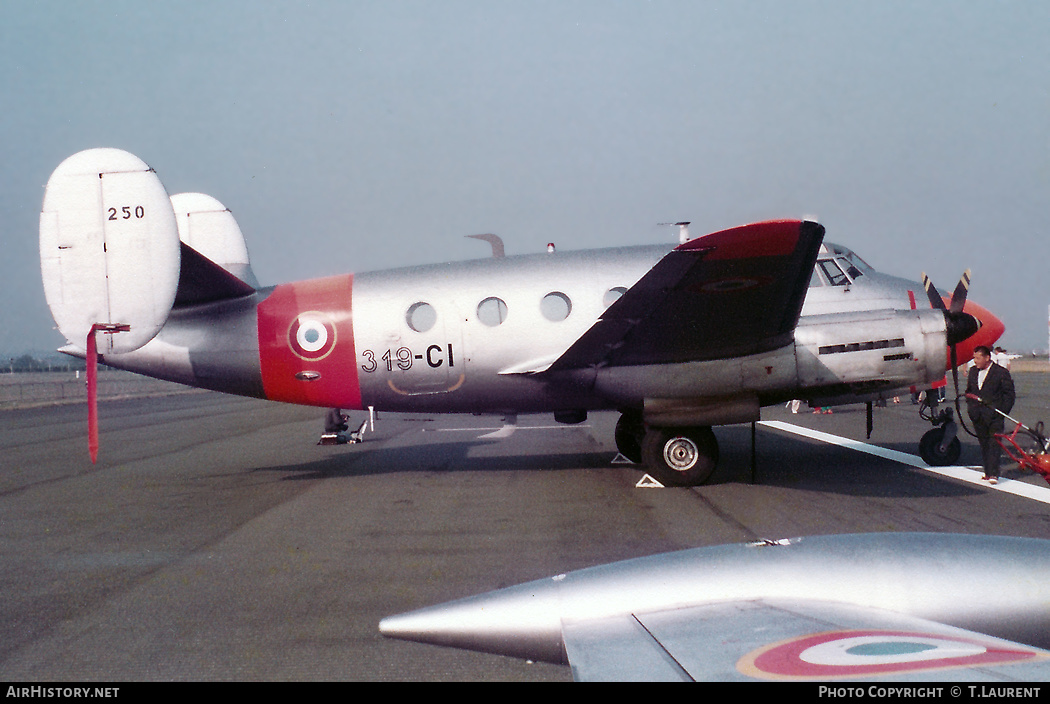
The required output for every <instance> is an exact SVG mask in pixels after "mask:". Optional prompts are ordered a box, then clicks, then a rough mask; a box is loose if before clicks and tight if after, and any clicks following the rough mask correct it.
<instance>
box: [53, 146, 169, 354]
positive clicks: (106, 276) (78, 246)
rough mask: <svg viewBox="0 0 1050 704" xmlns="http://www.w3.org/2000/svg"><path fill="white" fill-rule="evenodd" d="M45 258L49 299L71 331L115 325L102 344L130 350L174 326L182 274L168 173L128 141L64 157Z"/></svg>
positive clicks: (81, 336)
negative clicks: (127, 146)
mask: <svg viewBox="0 0 1050 704" xmlns="http://www.w3.org/2000/svg"><path fill="white" fill-rule="evenodd" d="M40 267H41V272H42V274H43V280H44V293H45V295H46V297H47V303H48V306H49V307H50V308H51V313H52V315H53V316H54V318H55V322H56V323H58V328H59V330H60V331H61V332H62V334H63V335H65V337H66V339H67V340H69V341H70V342H72V343H74V344H83V341H84V340H86V339H87V336H88V334H89V333H90V332H91V331H92V329H93V328H96V326H98V327H97V329H105V330H108V331H111V332H110V334H106V335H102V336H101V337H100V338H99V340H98V346H99V349H98V352H99V353H100V354H105V353H109V352H130V351H132V350H135V349H138V348H139V347H141V346H142V345H144V344H146V343H147V342H149V341H150V340H151V339H153V337H154V336H155V335H156V334H157V333H158V332H159V331H160V329H161V328H162V327H163V326H164V323H165V322H166V321H167V319H168V314H169V312H170V311H171V307H172V304H173V303H174V300H175V292H176V289H177V287H178V283H179V271H180V246H179V234H178V227H177V225H176V222H175V214H174V213H173V212H172V209H171V201H170V200H169V199H168V194H167V192H166V191H165V190H164V186H163V185H162V184H161V182H160V179H158V178H157V175H156V174H155V173H154V172H153V170H152V169H151V168H150V167H149V166H148V165H147V164H146V163H145V162H143V161H142V160H141V159H139V158H138V157H136V156H134V155H133V154H129V153H128V152H125V151H122V150H120V149H89V150H87V151H83V152H80V153H78V154H74V155H73V156H71V157H69V158H68V159H66V160H65V161H63V162H62V163H61V164H60V165H59V166H58V168H57V169H55V172H54V173H53V174H52V175H51V178H50V179H49V180H48V183H47V190H46V192H45V195H44V205H43V209H42V212H41V213H40Z"/></svg>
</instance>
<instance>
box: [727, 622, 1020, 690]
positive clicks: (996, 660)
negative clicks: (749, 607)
mask: <svg viewBox="0 0 1050 704" xmlns="http://www.w3.org/2000/svg"><path fill="white" fill-rule="evenodd" d="M1036 657H1038V653H1036V651H1034V650H1028V649H1025V648H1023V647H1022V646H1017V647H1016V648H1011V647H1008V646H1007V645H1001V644H999V643H990V642H981V641H979V640H976V639H969V638H965V637H954V636H944V635H939V634H932V633H910V632H906V631H880V630H870V631H869V630H859V631H833V632H828V633H813V634H808V635H804V636H800V637H796V638H791V639H789V640H786V641H782V642H779V643H774V644H771V645H768V646H764V647H762V648H759V649H758V650H755V651H752V652H751V653H748V654H747V655H745V656H744V657H743V658H741V659H740V661H739V662H738V663H737V669H738V670H739V671H740V672H742V673H744V674H747V675H750V676H752V677H758V678H761V679H775V680H776V679H845V678H850V677H880V676H891V675H899V674H902V673H907V672H920V671H923V670H931V669H948V668H957V667H980V666H990V665H1001V664H1007V663H1011V662H1020V661H1024V660H1030V659H1033V658H1036Z"/></svg>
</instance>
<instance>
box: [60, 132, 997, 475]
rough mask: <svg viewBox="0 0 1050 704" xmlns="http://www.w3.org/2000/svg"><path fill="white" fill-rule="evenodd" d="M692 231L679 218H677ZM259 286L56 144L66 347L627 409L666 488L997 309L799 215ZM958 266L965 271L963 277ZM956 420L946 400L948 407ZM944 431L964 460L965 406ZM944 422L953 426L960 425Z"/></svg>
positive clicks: (193, 199) (271, 376) (527, 406)
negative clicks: (844, 241) (648, 242)
mask: <svg viewBox="0 0 1050 704" xmlns="http://www.w3.org/2000/svg"><path fill="white" fill-rule="evenodd" d="M682 226H683V228H684V224H682ZM481 237H482V239H487V240H488V241H490V242H491V243H492V250H493V256H492V257H491V258H486V259H483V260H477V261H469V262H454V263H448V264H437V265H430V266H417V267H410V268H404V269H396V270H392V271H382V272H374V273H365V274H346V275H343V276H333V277H328V278H322V279H314V280H309V281H301V282H297V283H290V284H281V285H278V286H267V287H262V286H260V285H259V283H258V282H257V281H256V279H255V276H254V274H253V273H252V271H251V268H250V266H249V261H248V251H247V248H246V246H245V244H244V238H243V236H242V235H241V232H240V229H239V228H238V226H237V223H236V222H235V220H234V218H233V216H232V215H231V214H230V212H229V210H227V209H226V208H225V206H223V205H222V204H221V203H219V202H218V201H217V200H215V199H214V198H211V197H210V196H206V195H202V194H180V195H175V196H171V197H170V198H169V196H168V194H167V192H166V191H165V190H164V187H163V185H161V182H160V180H159V179H158V178H157V175H156V174H155V173H154V172H153V170H152V169H151V168H150V167H149V166H147V165H146V164H145V163H144V162H143V161H141V160H140V159H139V158H138V157H135V156H133V155H132V154H129V153H127V152H124V151H121V150H118V149H90V150H87V151H84V152H80V153H79V154H75V155H74V156H72V157H70V158H68V159H66V160H65V161H64V162H62V164H60V165H59V167H58V168H57V169H56V170H55V172H54V174H53V175H52V176H51V179H50V180H49V181H48V185H47V190H46V193H45V196H44V205H43V212H42V213H41V216H40V256H41V269H42V272H43V279H44V290H45V293H46V295H47V301H48V305H49V306H50V308H51V312H52V314H53V315H54V318H55V320H56V322H57V323H58V328H59V330H60V331H61V332H62V334H63V335H65V337H66V339H67V340H68V342H69V344H68V345H67V346H66V347H64V348H63V350H62V351H64V352H67V353H70V354H73V355H79V356H84V357H86V358H87V359H88V392H89V393H88V397H89V447H90V451H91V457H92V461H94V460H95V458H96V454H97V448H98V430H97V412H96V408H95V398H94V394H95V391H94V386H95V371H94V370H95V365H96V359H97V360H98V361H101V362H103V363H105V364H107V365H108V366H111V367H115V368H120V369H126V370H130V371H133V372H138V373H141V374H146V375H149V376H153V377H157V378H160V379H167V380H171V381H176V382H180V383H183V384H188V385H190V386H196V387H202V388H207V389H214V390H217V391H224V392H229V393H235V394H242V395H246V396H255V397H259V398H265V399H271V400H275V401H284V402H290V403H298V404H307V405H314V406H319V407H325V408H341V409H364V408H374V409H376V410H388V411H409V412H431V413H493V414H504V415H508V416H514V415H515V414H519V413H553V414H554V417H555V419H556V420H558V421H560V422H563V423H576V422H580V421H582V420H584V419H585V418H586V416H587V412H588V411H591V410H598V409H617V410H619V411H620V413H621V414H622V415H621V418H620V421H619V423H618V424H617V428H616V445H617V447H618V449H619V450H620V452H622V453H623V454H624V455H625V456H626V457H628V458H629V459H631V460H633V461H636V462H637V461H643V462H644V463H645V465H646V467H647V469H648V471H649V472H650V473H651V474H652V475H654V476H655V477H656V478H657V479H659V480H660V481H661V482H663V483H665V484H670V485H694V484H700V483H703V482H704V481H705V480H707V479H708V477H709V476H710V475H711V472H712V471H713V470H714V468H715V464H716V462H717V460H718V444H717V441H716V439H715V435H714V433H713V432H712V430H711V427H712V426H716V425H724V424H731V423H745V422H753V421H756V420H758V419H759V417H760V409H761V408H762V407H763V406H767V405H770V404H775V403H783V402H785V401H787V400H790V399H805V400H807V401H809V402H810V403H811V404H812V405H833V404H838V403H856V402H864V401H870V400H872V399H874V398H878V397H879V396H880V395H888V394H894V393H900V390H902V389H904V390H906V389H907V388H908V387H929V386H930V385H932V384H934V383H936V382H938V381H939V380H943V379H944V375H945V370H946V368H947V366H948V362H947V360H948V359H949V355H948V352H947V348H948V347H949V346H951V347H953V348H955V347H958V349H957V350H954V351H953V357H955V358H961V359H966V358H967V357H968V356H969V355H970V354H972V349H973V347H974V346H976V345H979V344H991V343H992V342H994V341H995V340H996V339H998V337H999V335H1000V334H1001V333H1002V332H1003V325H1002V323H1001V322H1000V321H999V320H998V319H996V318H995V316H993V315H992V314H991V313H989V312H988V311H987V310H985V309H983V308H981V307H980V306H977V305H975V304H973V303H972V302H968V301H966V287H965V285H963V284H962V283H961V284H960V288H959V289H958V290H957V291H956V294H955V295H954V296H953V297H952V300H951V302H950V303H948V304H946V303H945V302H944V301H943V300H942V299H941V298H940V296H939V295H938V294H937V293H936V290H935V289H934V288H933V287H932V285H929V286H927V293H928V295H929V299H930V301H931V302H933V304H934V305H935V306H936V307H927V306H925V305H919V304H918V303H917V301H918V300H919V298H920V296H916V293H915V292H916V291H921V290H922V286H921V285H919V284H916V283H913V282H910V281H906V280H904V279H898V278H894V277H890V276H886V275H882V274H878V273H876V272H875V271H873V270H872V268H871V267H870V266H868V265H867V264H865V263H864V261H862V260H861V259H860V258H859V257H858V256H857V255H855V254H854V253H853V252H851V251H850V250H848V249H846V248H844V247H840V246H837V245H831V244H824V243H823V237H824V228H823V227H822V226H821V225H819V224H817V223H815V222H809V221H798V220H782V221H772V222H761V223H756V224H752V225H745V226H743V227H737V228H733V229H730V230H724V231H721V232H716V233H713V234H709V235H704V236H702V237H696V238H693V239H689V238H688V237H687V234H686V231H685V230H684V229H683V237H682V239H683V240H685V241H683V242H682V243H681V244H679V245H678V246H676V247H673V248H670V249H669V248H668V247H667V246H663V245H652V246H638V247H619V248H612V249H601V250H594V251H584V252H554V251H552V250H553V248H548V252H546V253H541V254H536V255H526V256H515V257H506V256H503V253H502V245H501V243H500V242H499V241H498V238H495V237H492V236H481ZM965 281H966V279H965V277H964V282H965ZM947 415H949V416H950V413H949V414H947ZM943 416H944V414H941V416H939V420H938V421H937V422H938V425H939V426H941V427H938V428H936V429H935V430H934V431H931V432H939V435H938V436H937V438H936V442H934V443H927V444H928V445H929V444H932V445H933V446H935V449H936V448H940V452H941V454H942V455H944V454H950V446H951V443H952V442H953V441H954V442H955V444H956V445H957V443H958V440H957V439H955V438H954V423H950V422H949V421H950V418H943ZM946 428H947V430H946Z"/></svg>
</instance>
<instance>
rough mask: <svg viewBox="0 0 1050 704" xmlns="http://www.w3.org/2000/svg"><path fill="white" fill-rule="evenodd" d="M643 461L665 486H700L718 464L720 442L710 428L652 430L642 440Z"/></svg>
mask: <svg viewBox="0 0 1050 704" xmlns="http://www.w3.org/2000/svg"><path fill="white" fill-rule="evenodd" d="M642 460H643V461H644V463H645V466H646V469H648V470H649V473H650V474H652V475H653V477H654V478H655V479H656V480H657V481H659V482H660V483H661V484H663V485H664V486H697V485H700V484H703V483H704V482H706V481H707V480H708V479H710V478H711V474H712V473H713V472H714V471H715V465H717V464H718V440H717V439H716V438H715V434H714V432H713V431H712V430H711V428H709V427H706V426H705V427H699V428H650V429H649V431H648V432H647V433H646V434H645V439H644V440H643V441H642Z"/></svg>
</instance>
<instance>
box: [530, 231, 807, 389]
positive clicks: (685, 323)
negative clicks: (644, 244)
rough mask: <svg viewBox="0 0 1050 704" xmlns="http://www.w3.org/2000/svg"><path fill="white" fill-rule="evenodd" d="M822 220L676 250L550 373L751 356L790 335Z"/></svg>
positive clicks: (714, 237) (721, 235)
mask: <svg viewBox="0 0 1050 704" xmlns="http://www.w3.org/2000/svg"><path fill="white" fill-rule="evenodd" d="M823 238H824V228H823V226H821V225H819V224H817V223H815V222H800V221H797V220H783V221H773V222H762V223H756V224H753V225H744V226H743V227H737V228H733V229H731V230H723V231H722V232H715V233H713V234H710V235H704V236H703V237H698V238H696V239H694V240H690V241H688V242H686V243H685V244H682V245H680V246H678V247H676V248H675V249H674V250H672V251H671V252H669V253H668V254H667V256H665V257H664V258H663V259H661V260H660V261H659V262H657V264H656V266H654V267H653V268H652V269H651V270H649V272H648V273H646V275H645V276H643V277H642V278H641V279H640V280H639V281H638V282H637V283H636V284H635V285H634V286H632V287H631V288H630V289H629V290H628V291H627V293H625V294H624V295H623V296H622V297H621V298H620V299H619V300H618V301H616V303H614V304H613V305H612V306H610V307H609V309H608V310H606V311H605V313H604V314H603V315H602V317H601V319H600V320H598V322H596V323H595V324H594V325H593V326H592V327H591V328H590V329H589V330H588V331H587V332H586V333H584V334H583V336H582V337H580V339H579V340H577V341H576V342H575V343H574V344H573V345H572V346H571V347H570V348H569V349H568V350H567V351H566V352H565V353H564V354H563V355H562V356H561V357H559V358H558V359H557V360H556V361H555V362H554V364H553V365H551V367H550V370H551V371H558V370H565V369H579V368H583V367H601V366H606V365H631V364H662V363H674V362H688V361H694V360H703V359H720V358H724V357H736V356H742V355H748V354H756V353H759V352H765V351H767V350H772V349H776V348H778V347H782V346H783V345H786V344H788V343H790V342H791V339H792V332H793V331H794V329H795V325H796V324H797V323H798V317H799V314H800V312H801V310H802V303H803V301H804V300H805V296H806V291H807V289H808V287H809V280H810V277H811V276H812V274H813V265H814V262H815V261H816V257H817V252H818V250H819V248H820V243H821V241H822V240H823Z"/></svg>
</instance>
